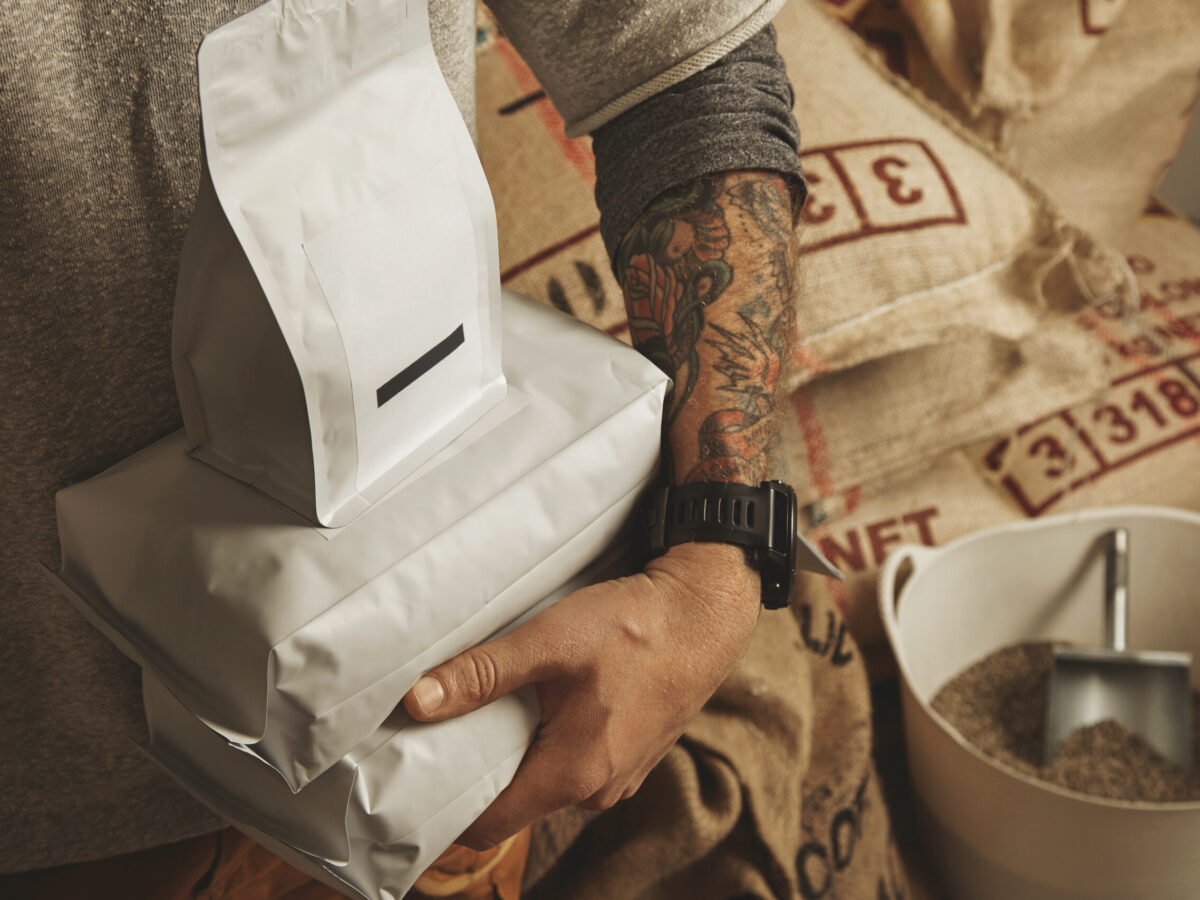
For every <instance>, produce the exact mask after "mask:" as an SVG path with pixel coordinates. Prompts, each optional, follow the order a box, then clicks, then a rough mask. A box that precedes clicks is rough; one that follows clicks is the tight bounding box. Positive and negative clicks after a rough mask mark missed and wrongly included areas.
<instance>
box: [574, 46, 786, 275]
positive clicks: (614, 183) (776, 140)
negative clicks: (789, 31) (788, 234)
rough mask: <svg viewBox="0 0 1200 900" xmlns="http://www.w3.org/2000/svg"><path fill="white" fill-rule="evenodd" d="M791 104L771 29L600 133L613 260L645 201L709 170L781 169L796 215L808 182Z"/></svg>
mask: <svg viewBox="0 0 1200 900" xmlns="http://www.w3.org/2000/svg"><path fill="white" fill-rule="evenodd" d="M792 102H793V93H792V85H791V82H790V81H789V80H788V77H787V70H786V69H785V67H784V63H783V59H782V57H780V55H779V53H778V52H777V51H776V49H775V29H774V27H773V26H771V25H768V26H767V27H766V28H764V29H762V31H760V32H758V33H757V34H755V35H754V36H753V37H751V38H750V39H749V40H747V41H746V42H745V43H744V44H742V45H741V46H739V47H737V48H736V49H734V50H732V51H730V52H729V53H728V54H726V55H725V56H724V57H723V58H722V59H720V60H718V61H717V62H715V63H713V64H712V65H711V66H709V67H708V68H707V69H703V70H702V71H699V72H697V73H696V74H694V75H691V76H690V77H688V78H687V79H685V80H683V81H681V82H679V83H678V84H676V85H673V86H672V87H669V88H667V89H666V90H664V91H662V92H660V93H659V94H656V95H655V96H653V97H651V98H650V99H648V100H645V101H643V102H641V103H639V104H638V105H637V106H634V107H632V108H631V109H628V110H626V111H625V112H623V113H621V114H620V115H619V116H617V117H616V118H615V119H613V120H612V121H610V122H608V123H607V124H605V125H602V126H601V127H600V128H598V129H596V131H595V132H593V134H592V140H593V144H592V146H593V150H594V151H595V154H596V205H597V206H598V207H599V208H600V233H601V235H602V236H603V238H604V246H605V247H606V248H607V250H608V256H609V259H610V260H612V259H615V258H616V255H617V249H618V247H619V245H620V242H621V239H622V238H623V237H624V236H625V234H626V232H628V230H629V229H630V227H632V225H633V223H634V222H635V221H636V220H637V218H638V217H639V216H640V215H641V213H642V210H644V209H645V208H646V206H647V205H648V204H649V203H650V201H651V200H653V199H654V198H655V197H657V196H658V195H659V194H661V193H662V192H663V191H665V190H668V189H669V188H672V187H675V186H677V185H680V184H684V183H686V182H688V181H692V180H693V179H696V178H699V177H700V176H702V175H710V174H712V173H714V172H725V171H733V170H737V169H765V170H769V171H774V172H779V173H781V174H783V175H784V176H785V177H787V178H788V180H789V181H790V183H791V187H792V196H793V207H792V208H793V210H794V212H795V214H799V210H800V206H801V204H802V203H803V200H804V196H805V187H804V174H803V172H802V171H801V168H800V160H799V158H798V156H797V153H798V151H799V147H800V129H799V126H797V124H796V119H795V117H794V116H793V115H792ZM618 277H619V275H618Z"/></svg>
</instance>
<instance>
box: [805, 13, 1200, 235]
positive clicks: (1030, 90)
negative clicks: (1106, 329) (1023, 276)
mask: <svg viewBox="0 0 1200 900" xmlns="http://www.w3.org/2000/svg"><path fill="white" fill-rule="evenodd" d="M824 2H825V4H826V5H827V7H828V8H830V9H831V10H832V11H834V12H835V14H837V15H839V16H840V17H842V18H843V19H844V20H845V21H847V22H848V23H849V24H850V25H851V27H852V28H853V29H854V30H855V31H856V32H857V33H858V34H859V35H861V36H862V37H863V38H864V40H866V41H867V42H868V43H871V44H873V45H874V46H875V47H877V48H878V50H879V52H880V53H881V54H882V55H883V57H884V58H885V59H886V61H887V63H888V65H889V67H891V68H892V69H893V71H895V72H897V73H898V74H900V75H902V76H903V77H905V78H907V79H908V80H909V81H910V82H911V83H912V84H913V85H914V86H916V87H917V88H919V89H920V90H921V91H922V92H924V93H925V94H926V95H927V96H929V97H931V98H933V99H935V100H937V101H938V102H939V103H941V104H943V105H944V106H945V107H946V108H948V109H950V110H951V111H953V112H954V113H955V114H956V115H957V116H959V117H960V118H961V119H962V120H963V121H964V122H966V123H967V124H968V125H970V126H971V127H972V128H974V129H975V130H977V131H978V132H979V133H980V134H981V135H983V136H984V137H986V138H987V139H988V140H992V141H995V142H996V143H997V144H998V146H999V148H1000V149H1001V152H1003V153H1004V154H1005V155H1007V156H1008V157H1009V158H1010V159H1011V160H1012V161H1013V162H1014V163H1015V164H1016V165H1017V167H1018V168H1020V169H1021V170H1022V171H1023V172H1025V173H1026V174H1027V175H1029V176H1030V177H1031V178H1032V179H1033V180H1034V181H1036V182H1037V183H1038V184H1039V185H1041V186H1042V187H1043V188H1045V189H1046V190H1047V191H1048V192H1049V193H1050V194H1051V196H1053V197H1054V199H1055V201H1056V202H1057V203H1058V204H1059V205H1060V207H1061V208H1062V210H1063V212H1064V213H1065V214H1066V215H1067V217H1068V218H1069V219H1071V221H1073V222H1075V223H1077V224H1079V225H1080V226H1082V227H1084V228H1087V229H1089V230H1090V231H1091V232H1092V233H1094V234H1096V235H1097V236H1098V237H1100V238H1103V239H1105V240H1110V241H1114V240H1119V239H1120V238H1121V237H1122V235H1123V233H1124V232H1125V230H1126V229H1128V228H1129V227H1130V226H1131V225H1132V223H1133V222H1134V220H1135V219H1136V217H1137V214H1138V212H1139V211H1140V210H1141V209H1142V207H1143V205H1144V204H1145V201H1146V199H1147V198H1148V197H1149V195H1150V192H1151V191H1152V190H1153V189H1154V186H1155V184H1156V183H1157V182H1158V179H1159V178H1160V177H1161V175H1162V170H1163V168H1164V167H1165V166H1166V165H1167V164H1168V163H1169V162H1170V160H1171V158H1172V157H1173V156H1174V155H1175V153H1176V151H1177V150H1178V147H1179V142H1180V140H1181V139H1182V136H1183V133H1184V132H1185V131H1186V130H1187V123H1188V119H1189V118H1190V115H1191V112H1192V110H1193V109H1194V108H1195V98H1196V90H1197V81H1196V72H1197V69H1200V4H1197V3H1194V2H1192V0H1154V2H1151V3H1145V2H1143V3H1126V2H1125V0H1039V2H1033V3H1014V2H1011V0H989V2H979V0H946V2H938V3H928V2H922V0H901V2H897V0H867V2H865V3H863V2H857V0H855V2H852V3H851V2H844V0H824Z"/></svg>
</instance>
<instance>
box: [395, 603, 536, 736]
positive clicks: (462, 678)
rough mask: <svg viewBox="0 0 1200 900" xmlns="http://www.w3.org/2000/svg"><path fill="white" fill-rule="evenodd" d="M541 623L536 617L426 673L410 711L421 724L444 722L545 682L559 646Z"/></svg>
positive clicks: (408, 701) (408, 703)
mask: <svg viewBox="0 0 1200 900" xmlns="http://www.w3.org/2000/svg"><path fill="white" fill-rule="evenodd" d="M536 623H537V618H536V617H535V618H533V619H531V620H530V621H528V622H526V623H525V624H524V625H522V626H521V627H520V628H517V629H515V630H514V631H512V632H510V633H509V634H507V635H505V636H504V637H501V638H497V639H496V640H494V641H489V642H488V643H486V644H480V645H479V646H478V647H472V648H471V649H470V650H466V651H464V652H462V653H460V654H459V655H458V656H456V657H454V658H453V659H451V660H449V661H448V662H445V663H443V664H442V665H440V666H438V667H437V668H436V669H434V670H433V671H431V672H428V673H427V674H425V675H422V676H421V678H420V679H418V681H417V683H416V684H415V685H413V687H412V689H411V690H410V691H409V692H408V693H407V694H405V695H404V708H405V710H407V711H408V714H409V715H410V716H412V717H413V718H414V719H417V720H418V721H421V722H441V721H442V720H443V719H452V718H454V717H455V716H461V715H463V714H464V713H468V712H470V711H471V710H473V709H478V708H479V707H481V706H486V705H487V704H489V703H491V702H492V701H493V700H495V699H497V698H499V697H503V696H504V695H505V694H508V693H510V692H512V691H514V690H516V689H517V688H519V687H522V686H524V685H526V684H530V683H532V682H535V681H539V680H541V679H542V678H545V677H546V676H547V674H548V673H549V672H550V670H551V657H550V654H551V652H552V649H553V646H554V644H553V642H551V641H549V640H546V639H545V637H544V635H543V634H542V628H541V627H540V626H539V625H538V624H536Z"/></svg>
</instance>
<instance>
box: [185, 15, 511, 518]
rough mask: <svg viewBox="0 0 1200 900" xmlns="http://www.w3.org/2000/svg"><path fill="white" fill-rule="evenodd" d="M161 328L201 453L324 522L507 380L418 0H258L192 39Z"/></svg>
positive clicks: (404, 467)
mask: <svg viewBox="0 0 1200 900" xmlns="http://www.w3.org/2000/svg"><path fill="white" fill-rule="evenodd" d="M198 70H199V73H198V74H199V91H200V109H201V119H202V131H203V140H204V154H205V168H204V172H203V176H202V183H201V187H200V191H199V195H198V197H197V205H196V210H195V214H194V217H193V219H192V223H191V228H190V230H189V231H188V235H187V239H186V241H185V243H184V248H183V257H182V261H181V265H180V273H179V282H178V286H177V290H176V299H175V321H174V332H173V336H172V343H173V364H174V368H175V380H176V385H177V388H178V391H179V398H180V404H181V406H182V409H183V418H184V424H185V428H186V432H187V438H188V444H189V447H190V448H191V449H192V452H193V453H195V455H196V456H198V457H199V458H201V459H203V460H204V461H205V462H207V463H209V464H211V465H213V466H215V467H216V468H218V469H220V470H221V471H223V472H225V473H226V474H229V475H232V476H234V477H236V478H238V479H241V480H243V481H246V482H248V483H250V484H253V485H255V486H256V487H258V488H260V489H261V490H263V491H264V492H266V493H268V494H270V495H271V496H272V497H275V498H276V499H277V500H279V501H281V502H283V503H285V504H286V505H288V506H289V507H291V508H292V509H294V510H296V511H297V512H298V513H300V514H301V515H303V516H305V517H306V518H308V519H310V520H312V521H315V522H319V523H320V524H323V525H329V526H341V525H345V524H347V523H349V522H350V521H352V520H353V519H354V518H355V517H356V516H358V515H361V514H362V513H363V512H364V511H365V510H366V509H367V508H368V506H369V505H370V503H371V502H373V501H375V500H377V499H379V497H381V496H382V495H383V494H384V493H386V492H387V491H388V490H389V489H391V488H392V487H394V486H395V485H396V484H397V483H398V482H399V481H400V480H402V479H403V478H404V477H405V476H407V475H408V474H410V473H411V472H412V471H413V470H415V469H416V468H418V467H419V466H420V465H421V464H422V463H424V462H425V461H426V460H427V459H429V458H430V457H431V456H432V455H434V454H435V453H437V452H438V451H439V450H440V449H442V448H443V447H444V446H446V444H448V443H449V442H450V441H451V440H453V439H454V438H455V437H457V436H458V435H459V434H461V433H462V432H463V431H464V430H465V429H466V428H467V427H468V426H469V425H470V424H471V423H472V422H474V421H475V420H477V419H478V418H479V417H480V416H481V415H482V414H483V413H485V412H486V411H487V410H488V409H490V408H491V407H493V406H494V405H495V404H496V403H498V402H499V401H500V400H501V398H502V397H503V396H504V393H505V379H504V375H503V373H502V371H501V368H500V322H499V303H500V277H499V257H498V251H497V243H496V216H495V209H494V207H493V205H492V197H491V193H490V191H489V189H488V185H487V180H486V178H485V177H484V173H483V168H482V166H481V165H480V162H479V158H478V156H477V154H476V152H475V147H474V144H473V143H472V141H471V137H470V134H469V132H468V131H467V127H466V124H465V123H464V122H463V119H462V115H461V114H460V112H459V110H458V107H457V106H456V104H455V102H454V99H453V97H452V95H451V93H450V90H449V88H448V87H447V85H446V83H445V80H444V79H443V77H442V74H441V70H440V68H439V67H438V63H437V59H436V58H435V57H434V53H433V48H432V45H431V41H430V34H429V24H428V9H427V6H426V4H425V3H424V2H407V3H396V2H392V0H355V2H353V3H348V2H345V0H270V2H267V3H264V4H263V5H262V6H260V7H258V8H257V9H255V10H253V11H251V12H249V13H247V14H246V15H243V16H240V17H239V18H237V19H234V20H233V21H231V22H230V23H228V24H227V25H225V26H223V27H221V28H218V29H217V30H216V31H213V32H212V33H210V34H209V35H208V36H207V37H205V39H204V41H203V43H202V44H201V46H200V51H199V56H198Z"/></svg>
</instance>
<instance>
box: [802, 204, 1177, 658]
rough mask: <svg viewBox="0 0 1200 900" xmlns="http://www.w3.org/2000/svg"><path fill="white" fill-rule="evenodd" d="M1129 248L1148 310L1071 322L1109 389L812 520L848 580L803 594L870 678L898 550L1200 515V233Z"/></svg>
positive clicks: (854, 495) (1165, 229) (873, 486)
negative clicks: (1117, 519)
mask: <svg viewBox="0 0 1200 900" xmlns="http://www.w3.org/2000/svg"><path fill="white" fill-rule="evenodd" d="M1124 247H1125V249H1126V251H1127V257H1128V261H1129V265H1130V267H1131V268H1132V270H1133V271H1134V272H1136V273H1137V277H1138V279H1139V282H1140V285H1141V293H1140V298H1139V299H1138V300H1137V301H1136V302H1134V303H1122V302H1113V303H1110V304H1107V305H1105V306H1103V307H1101V308H1100V309H1097V310H1093V311H1088V312H1085V313H1082V314H1080V315H1079V316H1078V317H1077V318H1076V319H1075V322H1074V324H1073V328H1074V329H1075V331H1076V333H1077V334H1078V335H1079V336H1080V337H1082V338H1083V339H1086V340H1088V341H1090V342H1092V343H1094V344H1095V345H1096V347H1098V348H1101V349H1102V350H1103V352H1104V353H1105V356H1106V358H1107V364H1108V371H1109V373H1110V380H1111V383H1110V385H1109V386H1108V387H1107V388H1106V389H1105V390H1103V391H1102V392H1100V393H1099V394H1098V395H1097V396H1096V397H1094V398H1092V399H1090V400H1088V401H1087V402H1084V403H1082V404H1077V405H1073V406H1070V407H1063V408H1061V409H1059V410H1056V411H1054V412H1052V413H1050V414H1049V415H1044V416H1035V417H1031V418H1030V419H1029V420H1028V421H1027V422H1026V423H1025V424H1023V425H1022V426H1020V427H1019V428H1015V429H1012V430H1011V431H1010V432H1009V433H1008V434H1007V435H1002V436H999V437H995V438H991V439H987V440H984V441H980V442H976V443H973V444H972V445H970V446H967V447H965V448H962V449H960V450H956V451H953V452H951V453H948V454H945V455H943V456H941V457H939V458H937V459H935V460H933V461H931V462H930V463H929V464H927V465H922V466H921V467H919V468H916V469H914V470H912V471H909V472H908V473H905V474H902V475H899V476H895V477H892V478H888V479H883V480H877V481H875V482H870V483H864V484H863V485H862V486H860V487H857V488H854V489H851V490H848V491H845V492H842V493H841V494H839V495H838V496H836V497H830V498H827V499H826V500H824V501H821V502H818V503H814V504H811V505H810V506H809V507H808V508H807V509H806V510H805V513H806V515H807V518H808V521H809V523H810V525H811V526H812V527H813V531H812V532H811V533H810V534H809V537H810V539H815V541H814V542H815V543H817V544H818V545H819V546H820V547H821V549H822V550H823V551H824V553H825V554H826V555H827V556H828V557H829V558H830V559H831V560H832V561H833V562H834V564H836V565H838V566H839V567H840V568H841V569H842V571H844V572H845V573H846V574H847V580H846V582H845V583H844V584H837V583H833V582H829V581H827V580H824V579H815V578H809V577H807V576H802V578H803V583H802V590H803V592H804V596H806V597H809V596H817V595H821V596H830V597H831V598H832V599H833V601H834V602H835V603H836V604H837V605H838V606H840V607H841V608H842V609H843V610H844V611H845V613H846V616H847V620H848V622H849V625H850V628H851V630H852V632H853V633H854V635H855V637H856V638H857V639H858V640H859V642H860V644H861V645H862V646H863V648H864V651H865V652H866V653H867V654H868V656H872V653H873V651H880V652H879V653H878V654H875V655H874V657H873V659H874V661H875V662H876V663H877V664H878V665H877V667H876V668H875V671H874V674H876V675H883V674H885V673H886V672H887V671H888V662H887V658H886V656H887V654H886V652H885V651H883V648H884V646H885V644H886V641H885V638H884V636H883V632H882V628H881V624H880V622H879V620H878V615H877V605H876V599H875V589H876V575H877V571H878V568H879V566H880V564H881V563H882V561H883V559H884V557H885V556H886V555H887V552H888V551H889V550H890V549H891V548H892V547H894V546H896V545H897V544H899V543H901V542H904V543H918V544H929V545H933V544H941V543H944V542H946V541H948V540H951V539H953V538H955V537H958V536H959V535H962V534H965V533H967V532H969V531H974V530H976V529H979V528H983V527H987V526H990V525H996V524H999V523H1003V522H1008V521H1013V520H1018V519H1021V518H1024V517H1031V516H1040V515H1043V514H1047V513H1059V512H1063V511H1067V510H1072V509H1082V508H1086V507H1095V506H1107V505H1112V504H1120V503H1146V504H1162V505H1167V506H1180V507H1184V508H1187V509H1197V510H1200V477H1197V475H1196V472H1197V470H1198V469H1197V467H1198V465H1200V230H1197V229H1196V228H1195V227H1194V226H1192V225H1191V224H1190V223H1188V222H1187V221H1186V220H1183V219H1178V218H1173V217H1170V216H1167V215H1163V214H1161V213H1150V214H1146V215H1143V216H1142V217H1141V218H1140V219H1139V220H1138V222H1137V225H1136V227H1135V228H1134V230H1133V231H1132V233H1131V234H1130V236H1129V238H1128V239H1127V240H1126V242H1125V243H1124ZM963 590H964V591H969V590H970V585H963Z"/></svg>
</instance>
